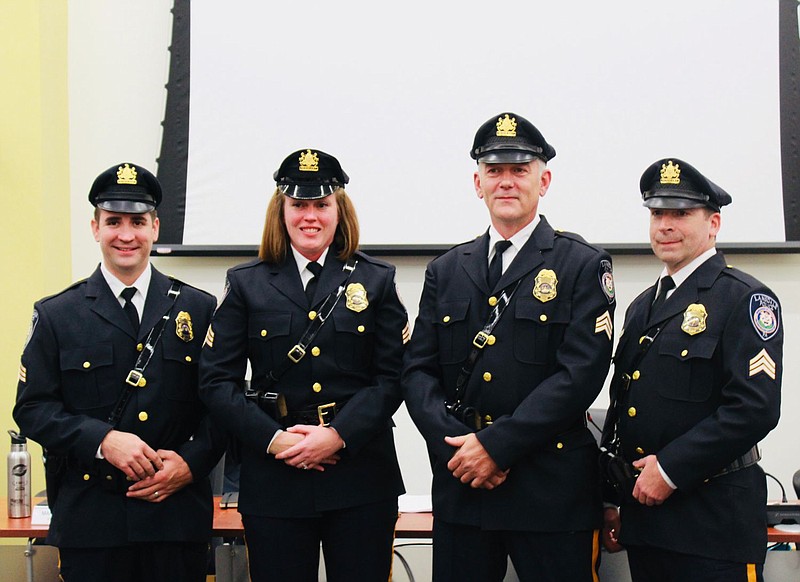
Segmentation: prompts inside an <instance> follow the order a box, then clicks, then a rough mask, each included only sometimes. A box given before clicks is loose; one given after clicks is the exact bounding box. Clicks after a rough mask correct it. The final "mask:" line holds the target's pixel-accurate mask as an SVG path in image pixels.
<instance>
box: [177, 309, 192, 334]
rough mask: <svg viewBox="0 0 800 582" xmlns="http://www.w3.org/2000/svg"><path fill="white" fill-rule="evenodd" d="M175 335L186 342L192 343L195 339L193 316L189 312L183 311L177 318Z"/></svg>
mask: <svg viewBox="0 0 800 582" xmlns="http://www.w3.org/2000/svg"><path fill="white" fill-rule="evenodd" d="M175 334H176V335H177V336H178V337H179V338H181V339H182V340H183V341H185V342H190V341H192V340H193V339H194V332H193V331H192V316H191V315H189V313H188V312H187V311H181V312H180V313H178V316H177V317H176V318H175Z"/></svg>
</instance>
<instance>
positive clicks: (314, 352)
mask: <svg viewBox="0 0 800 582" xmlns="http://www.w3.org/2000/svg"><path fill="white" fill-rule="evenodd" d="M319 353H320V352H319V348H318V347H317V346H314V347H313V348H311V355H312V356H318V355H319Z"/></svg>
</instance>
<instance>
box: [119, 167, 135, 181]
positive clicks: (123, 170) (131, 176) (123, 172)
mask: <svg viewBox="0 0 800 582" xmlns="http://www.w3.org/2000/svg"><path fill="white" fill-rule="evenodd" d="M117 184H133V185H136V184H137V182H136V168H135V167H131V166H129V165H128V164H125V165H124V166H120V167H119V168H118V169H117Z"/></svg>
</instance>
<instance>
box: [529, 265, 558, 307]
mask: <svg viewBox="0 0 800 582" xmlns="http://www.w3.org/2000/svg"><path fill="white" fill-rule="evenodd" d="M557 285H558V277H556V272H555V271H552V270H550V269H542V270H541V271H539V274H538V275H536V279H535V280H534V282H533V296H534V297H536V299H538V300H539V301H541V302H542V303H547V302H548V301H550V300H552V299H555V298H556V295H558V291H557V290H556V286H557Z"/></svg>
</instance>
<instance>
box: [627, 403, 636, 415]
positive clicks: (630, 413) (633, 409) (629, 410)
mask: <svg viewBox="0 0 800 582" xmlns="http://www.w3.org/2000/svg"><path fill="white" fill-rule="evenodd" d="M628 416H630V417H631V418H633V417H634V416H636V409H635V408H634V407H633V406H631V407H630V408H629V409H628Z"/></svg>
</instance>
